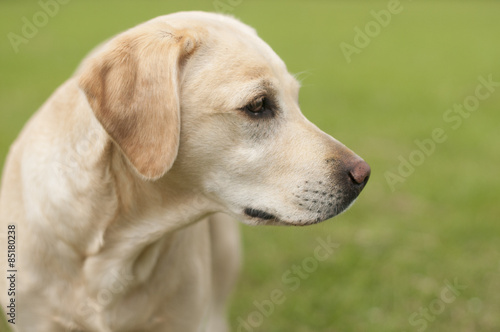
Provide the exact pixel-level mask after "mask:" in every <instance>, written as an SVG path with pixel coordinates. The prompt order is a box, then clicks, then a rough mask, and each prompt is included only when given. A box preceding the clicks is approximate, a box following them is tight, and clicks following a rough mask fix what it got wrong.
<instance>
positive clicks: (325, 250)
mask: <svg viewBox="0 0 500 332" xmlns="http://www.w3.org/2000/svg"><path fill="white" fill-rule="evenodd" d="M316 242H317V246H316V247H315V249H314V252H313V255H311V256H309V257H306V258H304V259H303V260H302V262H301V263H300V264H299V265H295V264H294V265H293V266H291V267H290V268H289V269H288V270H286V271H285V272H283V274H282V275H281V287H277V288H275V289H273V290H272V291H271V292H270V293H269V296H268V297H267V298H265V299H263V300H261V301H257V300H255V301H253V305H254V307H255V310H254V311H252V312H251V313H249V314H248V315H247V316H246V318H243V317H241V316H240V317H238V319H237V323H238V325H237V328H236V331H237V332H253V331H254V329H256V328H258V327H260V326H261V325H262V324H263V323H264V320H265V318H269V317H270V316H271V315H272V314H273V313H274V311H275V309H276V307H277V306H279V305H281V304H283V303H285V301H286V299H287V297H286V292H287V291H292V292H294V291H296V290H297V289H299V287H300V285H301V283H302V281H304V280H306V279H308V278H309V277H310V276H311V274H312V273H314V272H316V270H317V269H318V267H319V263H320V262H323V261H326V260H327V259H328V258H330V257H331V256H332V255H333V253H334V252H335V250H336V249H338V248H339V247H340V244H339V243H335V242H332V241H331V238H330V236H328V237H327V238H326V240H324V239H322V238H319V237H318V238H317V239H316Z"/></svg>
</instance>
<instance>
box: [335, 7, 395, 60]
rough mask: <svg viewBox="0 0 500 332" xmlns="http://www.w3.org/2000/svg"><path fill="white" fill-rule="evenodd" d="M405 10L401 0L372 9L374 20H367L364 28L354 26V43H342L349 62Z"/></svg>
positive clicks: (343, 51)
mask: <svg viewBox="0 0 500 332" xmlns="http://www.w3.org/2000/svg"><path fill="white" fill-rule="evenodd" d="M402 11H403V5H401V2H400V1H399V0H389V2H388V3H387V8H386V9H381V10H379V11H375V10H372V11H370V15H371V16H372V17H373V20H370V21H369V22H367V23H366V24H365V26H364V28H363V29H361V28H360V27H358V26H355V27H354V33H355V35H354V39H353V43H352V44H349V43H346V42H342V43H340V45H339V46H340V50H341V51H342V54H343V55H344V58H345V59H346V61H347V63H351V61H352V56H353V55H354V54H360V53H361V51H362V50H364V49H365V48H367V47H368V45H370V43H371V41H372V39H373V38H376V37H378V36H379V35H380V33H381V32H382V29H383V28H386V27H387V26H388V25H389V24H390V23H391V20H392V17H393V16H394V15H397V14H400V13H401V12H402Z"/></svg>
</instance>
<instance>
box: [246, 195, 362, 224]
mask: <svg viewBox="0 0 500 332" xmlns="http://www.w3.org/2000/svg"><path fill="white" fill-rule="evenodd" d="M355 201H356V199H352V200H349V201H347V202H339V203H338V204H336V205H334V206H332V207H331V208H330V209H328V210H326V211H317V212H315V213H311V211H307V212H306V213H304V212H303V211H297V212H296V213H292V214H286V213H284V214H278V213H270V212H269V211H270V210H275V209H265V208H264V209H256V208H252V207H247V208H245V209H244V210H243V213H242V216H243V222H244V223H246V224H250V225H272V226H309V225H314V224H318V223H320V222H323V221H325V220H328V219H331V218H333V217H335V216H338V215H340V214H342V213H344V212H345V211H347V210H348V209H349V208H350V207H351V206H352V205H353V204H354V202H355Z"/></svg>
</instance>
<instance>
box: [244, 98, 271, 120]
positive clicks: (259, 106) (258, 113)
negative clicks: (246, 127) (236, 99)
mask: <svg viewBox="0 0 500 332" xmlns="http://www.w3.org/2000/svg"><path fill="white" fill-rule="evenodd" d="M242 110H244V111H245V112H246V113H247V114H249V115H251V116H252V117H256V118H263V117H272V116H273V115H274V113H273V107H272V103H271V101H269V100H268V99H267V98H266V97H260V98H257V99H255V100H253V101H252V102H251V103H249V104H248V105H246V106H245V107H243V108H242Z"/></svg>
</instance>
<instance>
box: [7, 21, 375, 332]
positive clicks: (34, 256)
mask: <svg viewBox="0 0 500 332" xmlns="http://www.w3.org/2000/svg"><path fill="white" fill-rule="evenodd" d="M298 92H299V84H298V83H297V81H296V80H295V79H294V77H293V76H292V75H290V74H289V73H288V72H287V69H286V66H285V64H284V63H283V62H282V60H281V59H280V58H279V57H278V56H277V55H276V54H275V53H274V52H273V50H272V49H271V48H270V47H269V46H268V45H267V44H266V43H265V42H263V41H262V40H261V39H260V38H259V37H258V36H257V34H256V33H255V31H254V30H253V29H252V28H250V27H248V26H246V25H244V24H242V23H240V22H239V21H237V20H235V19H233V18H230V17H226V16H223V15H218V14H209V13H202V12H184V13H177V14H172V15H167V16H162V17H158V18H156V19H153V20H151V21H149V22H146V23H144V24H141V25H139V26H137V27H135V28H132V29H130V30H128V31H125V32H123V33H121V34H119V35H118V36H116V37H114V38H112V39H111V40H109V41H108V42H106V43H104V44H103V45H101V46H100V47H98V48H97V49H96V50H95V51H93V52H92V53H91V54H90V55H89V56H88V57H87V58H86V59H85V60H84V61H83V63H82V65H81V66H80V67H79V69H78V70H77V71H76V73H75V75H74V76H73V77H71V78H70V79H69V80H68V81H67V82H66V83H64V84H63V85H62V86H61V87H60V88H59V89H57V91H56V92H55V93H54V94H53V95H52V96H51V97H50V99H49V100H48V101H47V102H46V103H45V104H44V105H43V106H42V107H41V109H40V110H39V111H38V112H37V113H36V114H35V115H34V116H33V118H32V119H31V120H30V121H29V123H28V124H27V125H26V127H25V128H24V130H23V131H22V133H21V135H20V136H19V138H18V139H17V140H16V142H15V143H14V144H13V145H12V147H11V150H10V153H9V156H8V159H7V163H6V165H5V169H4V173H3V179H2V187H1V193H0V198H1V199H0V227H1V234H2V238H1V240H2V241H1V245H0V247H1V248H6V247H7V230H8V225H14V226H12V228H14V227H15V231H16V232H17V233H16V235H17V240H16V241H17V242H16V247H15V254H16V257H17V258H18V259H17V261H16V263H15V264H16V266H15V268H16V270H17V274H15V277H16V278H17V279H15V296H8V294H7V292H6V291H5V290H6V289H7V288H8V287H9V285H10V280H8V279H6V278H4V277H3V278H0V286H1V287H0V288H1V292H0V293H1V302H2V307H3V308H4V310H5V308H6V307H7V306H8V305H10V306H12V304H11V303H12V301H14V303H15V306H16V309H15V310H14V312H15V316H14V319H15V322H16V324H15V325H11V326H12V327H15V331H20V332H21V331H22V332H59V331H61V332H62V331H74V332H76V331H85V332H90V331H99V332H111V331H113V332H118V331H129V332H132V331H135V332H152V331H158V332H160V331H162V332H165V331H174V332H184V331H213V332H222V331H227V325H226V320H225V318H224V311H225V300H226V298H227V295H228V293H229V292H230V289H231V286H232V285H233V283H234V280H235V278H236V275H237V272H238V268H239V239H238V232H237V223H236V222H234V221H233V219H239V220H241V221H242V222H244V223H247V224H251V225H298V226H302V225H309V224H314V223H317V222H320V221H323V220H325V219H328V218H331V217H333V216H335V215H337V214H339V213H340V212H342V211H343V210H345V209H346V208H347V207H349V206H350V204H352V202H353V201H354V200H355V198H356V197H357V196H358V194H359V193H360V191H361V190H362V188H363V187H364V185H365V184H366V182H367V180H368V177H369V174H370V168H369V166H368V165H367V164H366V163H365V162H364V161H363V160H362V159H361V158H359V157H358V156H357V155H356V154H354V153H353V152H352V151H350V150H349V149H347V148H346V147H345V146H344V145H342V144H341V143H340V142H338V141H336V140H335V139H334V138H332V137H330V136H329V135H327V134H325V133H323V132H321V131H320V130H319V129H318V128H317V127H315V126H314V125H313V124H312V123H310V122H309V121H308V120H307V119H306V118H305V117H304V116H303V115H302V114H301V112H300V109H299V105H298ZM218 212H223V213H225V214H224V215H222V214H217V213H218ZM8 269H9V266H7V265H6V259H5V258H2V273H4V272H5V271H7V270H8ZM12 299H14V300H12ZM9 310H10V309H7V318H8V319H12V313H11V312H12V310H11V311H10V312H9ZM9 313H10V315H9Z"/></svg>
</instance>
